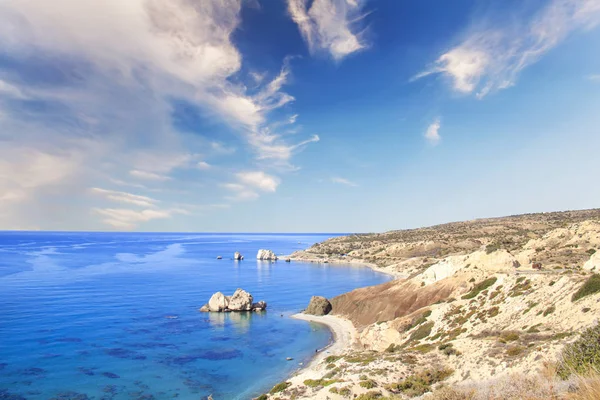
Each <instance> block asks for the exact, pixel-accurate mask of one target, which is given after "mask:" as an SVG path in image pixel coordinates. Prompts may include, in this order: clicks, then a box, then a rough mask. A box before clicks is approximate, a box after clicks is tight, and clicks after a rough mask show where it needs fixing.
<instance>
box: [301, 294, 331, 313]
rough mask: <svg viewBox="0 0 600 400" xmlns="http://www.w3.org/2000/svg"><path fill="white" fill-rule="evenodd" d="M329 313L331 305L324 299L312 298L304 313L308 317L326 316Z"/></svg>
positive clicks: (319, 297)
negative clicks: (308, 315)
mask: <svg viewBox="0 0 600 400" xmlns="http://www.w3.org/2000/svg"><path fill="white" fill-rule="evenodd" d="M330 312H331V303H330V302H329V300H327V299H326V298H325V297H321V296H313V297H311V298H310V303H309V304H308V307H307V308H306V310H305V311H304V313H305V314H310V315H327V314H329V313H330Z"/></svg>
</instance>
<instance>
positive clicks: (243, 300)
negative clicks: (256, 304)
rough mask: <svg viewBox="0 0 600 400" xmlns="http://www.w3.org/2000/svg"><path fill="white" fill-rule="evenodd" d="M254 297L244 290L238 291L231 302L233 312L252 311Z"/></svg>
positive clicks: (230, 306) (230, 307)
mask: <svg viewBox="0 0 600 400" xmlns="http://www.w3.org/2000/svg"><path fill="white" fill-rule="evenodd" d="M252 301H253V299H252V295H251V294H250V293H248V292H246V291H245V290H244V289H237V290H236V291H235V292H234V293H233V296H231V300H230V301H229V309H230V310H231V311H250V310H252Z"/></svg>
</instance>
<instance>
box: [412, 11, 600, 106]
mask: <svg viewBox="0 0 600 400" xmlns="http://www.w3.org/2000/svg"><path fill="white" fill-rule="evenodd" d="M598 23H600V2H598V0H552V1H550V2H549V3H547V5H545V6H543V8H542V9H540V10H539V11H538V12H537V14H535V15H534V16H533V17H532V18H531V19H529V20H522V21H520V22H518V23H517V24H516V25H515V26H513V25H511V26H510V28H508V27H496V26H490V25H489V24H488V26H486V27H484V28H480V27H478V28H477V29H473V30H472V31H471V32H470V33H469V34H467V36H466V39H464V40H463V41H462V42H461V43H460V44H459V45H458V46H456V47H453V48H451V49H450V50H449V51H447V52H446V53H444V54H442V55H441V56H440V57H439V58H438V59H437V61H436V62H435V63H434V64H433V65H432V66H431V67H429V68H427V69H426V70H425V71H423V72H421V73H419V74H417V75H416V76H415V77H414V78H413V79H420V78H423V77H425V76H429V75H433V74H442V75H444V76H446V77H447V78H449V79H450V80H451V82H452V86H453V88H454V89H455V90H456V91H458V92H462V93H472V92H475V93H476V94H477V96H478V97H479V98H481V97H484V96H485V95H487V94H489V93H491V92H494V91H497V90H501V89H506V88H508V87H511V86H513V85H514V84H515V83H516V82H517V79H518V77H519V74H520V73H521V72H522V71H523V70H524V69H525V68H527V67H528V66H530V65H532V64H534V63H536V62H537V61H539V60H540V59H541V58H542V57H543V56H544V55H545V54H546V53H547V52H548V51H550V50H551V49H553V48H554V47H556V46H557V45H559V44H560V43H561V42H562V41H563V40H564V39H565V38H566V37H567V36H568V35H569V34H571V33H572V32H573V31H575V30H578V29H589V28H592V27H594V26H596V25H597V24H598Z"/></svg>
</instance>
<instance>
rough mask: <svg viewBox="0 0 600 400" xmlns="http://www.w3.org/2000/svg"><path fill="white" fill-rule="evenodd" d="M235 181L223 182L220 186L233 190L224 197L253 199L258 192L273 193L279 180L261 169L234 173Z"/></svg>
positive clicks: (236, 199)
mask: <svg viewBox="0 0 600 400" xmlns="http://www.w3.org/2000/svg"><path fill="white" fill-rule="evenodd" d="M235 176H236V178H237V182H231V183H224V184H221V187H223V188H225V189H227V190H229V191H232V192H234V195H232V196H226V199H228V200H233V201H245V200H255V199H257V198H258V197H260V194H259V192H264V193H274V192H275V191H276V190H277V187H278V186H279V184H280V183H281V180H280V179H279V178H278V177H276V176H273V175H269V174H267V173H265V172H263V171H242V172H238V173H237V174H236V175H235Z"/></svg>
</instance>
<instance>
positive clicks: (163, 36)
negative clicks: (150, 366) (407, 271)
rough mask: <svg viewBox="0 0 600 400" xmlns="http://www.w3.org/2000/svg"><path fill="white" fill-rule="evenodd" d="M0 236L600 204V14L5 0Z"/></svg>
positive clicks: (305, 1)
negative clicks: (2, 233) (19, 232)
mask: <svg viewBox="0 0 600 400" xmlns="http://www.w3.org/2000/svg"><path fill="white" fill-rule="evenodd" d="M0 21H2V23H1V24H0V229H1V230H85V231H97V230H99V231H108V230H125V231H177V232H184V231H185V232H375V231H385V230H391V229H403V228H414V227H420V226H427V225H433V224H438V223H444V222H450V221H459V220H466V219H473V218H481V217H494V216H503V215H512V214H520V213H529V212H545V211H558V210H568V209H584V208H595V207H598V206H599V205H600V203H598V199H600V186H599V185H597V183H596V180H597V178H598V176H600V153H599V151H598V149H599V148H600V26H599V25H600V0H546V1H541V0H504V1H501V2H499V1H493V0H453V1H441V0H437V1H433V0H419V1H413V0H127V1H122V0H52V1H48V0H1V1H0Z"/></svg>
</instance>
